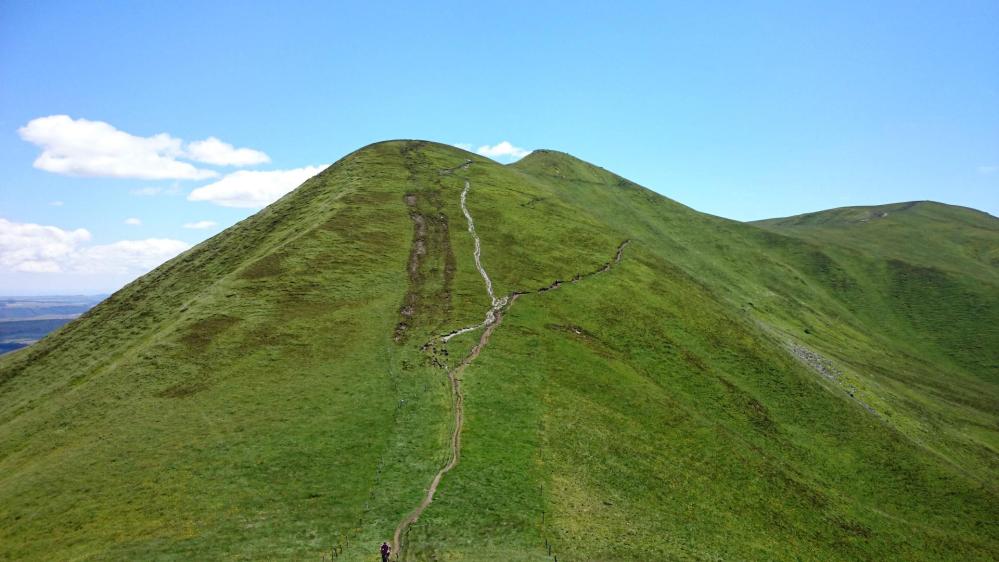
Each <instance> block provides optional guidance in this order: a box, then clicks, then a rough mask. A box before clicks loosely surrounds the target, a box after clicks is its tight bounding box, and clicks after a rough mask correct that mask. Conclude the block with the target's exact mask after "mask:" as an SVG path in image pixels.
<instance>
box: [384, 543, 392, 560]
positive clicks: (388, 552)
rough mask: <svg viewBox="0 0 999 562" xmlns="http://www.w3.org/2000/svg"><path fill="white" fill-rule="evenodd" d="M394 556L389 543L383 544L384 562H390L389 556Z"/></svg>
mask: <svg viewBox="0 0 999 562" xmlns="http://www.w3.org/2000/svg"><path fill="white" fill-rule="evenodd" d="M391 554H392V547H391V546H389V545H388V543H387V542H383V543H382V562H389V556H390V555H391Z"/></svg>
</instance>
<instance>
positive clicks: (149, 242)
mask: <svg viewBox="0 0 999 562" xmlns="http://www.w3.org/2000/svg"><path fill="white" fill-rule="evenodd" d="M188 248H190V246H189V245H188V244H187V243H185V242H181V241H180V240H171V239H169V238H147V239H145V240H121V241H118V242H114V243H113V244H104V245H100V246H90V247H86V248H81V249H80V250H79V251H78V252H77V253H76V254H75V255H74V256H73V260H72V262H71V267H72V270H73V271H75V272H77V273H84V274H117V275H129V274H141V273H145V272H147V271H149V270H151V269H153V268H155V267H156V266H158V265H160V264H161V263H163V262H165V261H167V260H168V259H170V258H172V257H174V256H176V255H177V254H179V253H181V252H183V251H185V250H187V249H188Z"/></svg>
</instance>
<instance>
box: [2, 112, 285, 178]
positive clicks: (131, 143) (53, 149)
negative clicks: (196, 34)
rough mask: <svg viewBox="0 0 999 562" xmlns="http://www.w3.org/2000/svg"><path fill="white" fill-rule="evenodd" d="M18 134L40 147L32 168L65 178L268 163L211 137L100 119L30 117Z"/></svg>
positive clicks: (160, 174)
mask: <svg viewBox="0 0 999 562" xmlns="http://www.w3.org/2000/svg"><path fill="white" fill-rule="evenodd" d="M17 132H18V134H19V135H20V136H21V138H22V139H24V140H25V141H27V142H30V143H32V144H34V145H36V146H38V147H40V148H41V149H42V153H41V154H40V155H39V156H38V158H36V159H35V162H34V166H35V168H38V169H39V170H45V171H47V172H52V173H55V174H63V175H67V176H87V177H111V178H137V179H145V180H163V179H180V180H201V179H207V178H214V177H217V176H218V175H219V174H218V172H216V171H213V170H205V169H202V168H197V167H195V166H194V164H191V163H190V162H183V161H182V160H193V161H196V162H204V163H206V164H214V165H217V166H246V165H250V164H260V163H263V162H270V158H269V157H268V156H267V155H266V154H264V153H263V152H260V151H259V150H253V149H250V148H235V147H233V146H232V145H231V144H228V143H225V142H222V141H221V140H219V139H218V138H215V137H209V138H207V139H205V140H201V141H194V142H191V143H188V144H186V145H185V144H184V141H183V140H181V139H178V138H175V137H172V136H170V135H168V134H166V133H160V134H157V135H153V136H151V137H139V136H136V135H132V134H129V133H126V132H125V131H120V130H118V129H116V128H115V127H114V126H112V125H110V124H108V123H105V122H103V121H90V120H87V119H73V118H72V117H70V116H68V115H49V116H48V117H39V118H37V119H32V120H31V121H29V122H28V124H27V125H25V126H23V127H21V128H20V129H18V130H17Z"/></svg>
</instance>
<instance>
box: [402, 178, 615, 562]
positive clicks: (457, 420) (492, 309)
mask: <svg viewBox="0 0 999 562" xmlns="http://www.w3.org/2000/svg"><path fill="white" fill-rule="evenodd" d="M471 164H472V161H471V160H466V161H465V162H464V163H463V164H461V165H459V166H455V167H454V168H448V169H446V170H441V172H440V173H441V174H442V175H450V174H452V173H453V172H454V171H456V170H459V169H461V170H467V169H468V167H469V166H470V165H471ZM471 187H472V184H471V182H470V181H469V180H468V179H465V187H464V189H463V190H462V192H461V212H462V213H463V214H464V215H465V221H466V222H467V223H468V232H469V234H471V235H472V241H473V243H474V247H475V249H474V251H473V253H472V257H473V258H474V260H475V269H477V270H478V272H479V275H480V276H482V281H483V283H484V284H485V286H486V293H487V294H488V295H489V299H490V306H489V309H488V310H486V314H485V318H484V319H483V321H482V322H480V323H478V324H474V325H472V326H466V327H464V328H459V329H456V330H453V331H451V332H448V333H447V334H444V335H441V336H436V337H434V338H433V339H431V340H430V341H428V342H427V343H425V344H424V345H423V347H422V349H423V350H424V351H428V350H429V351H430V353H431V354H433V355H434V357H433V358H432V360H433V362H434V364H436V365H438V366H441V367H444V368H447V367H446V364H445V363H443V362H441V361H440V360H439V359H438V358H437V357H436V354H437V345H436V343H437V342H440V343H442V344H446V343H447V342H448V341H449V340H450V339H451V338H454V337H455V336H459V335H461V334H466V333H468V332H473V331H475V330H479V329H481V328H484V330H483V332H482V335H481V336H479V341H478V343H476V344H475V345H474V346H473V347H472V349H471V350H469V352H468V354H467V355H466V356H465V357H464V358H463V359H462V360H461V361H460V362H459V363H458V364H457V365H456V366H454V367H453V368H450V369H448V370H447V378H448V381H449V382H450V385H451V403H452V406H453V411H454V425H453V427H452V429H451V440H450V446H449V455H448V461H447V463H445V464H444V466H443V467H441V469H440V470H438V471H437V473H436V474H435V475H434V478H433V480H432V481H431V482H430V487H429V488H427V493H426V494H425V495H424V497H423V500H421V501H420V504H419V505H418V506H417V507H416V508H415V509H414V510H413V511H412V512H410V514H409V515H407V516H406V517H404V518H403V519H402V521H400V522H399V524H398V525H397V526H396V528H395V533H394V534H393V536H392V553H393V554H394V557H395V559H396V560H399V559H400V558H401V556H402V551H401V547H402V546H403V537H404V535H405V533H406V531H408V529H409V527H410V526H411V525H412V524H413V523H415V522H416V521H417V520H418V519H419V518H420V515H422V514H423V512H424V511H425V510H426V509H427V507H429V506H430V504H431V503H432V502H433V501H434V495H435V494H436V493H437V487H438V486H439V485H440V483H441V480H443V478H444V475H445V474H447V473H448V472H450V471H451V469H453V468H454V467H455V466H457V465H458V461H459V460H460V458H461V431H462V426H463V425H464V419H465V411H464V396H463V395H462V393H461V378H460V375H461V374H462V373H463V372H464V371H465V368H466V367H468V366H469V365H470V364H471V363H472V361H474V360H475V359H476V358H477V357H478V356H479V354H480V353H481V352H482V350H483V349H484V348H485V347H486V345H488V344H489V339H490V338H491V337H492V334H493V332H494V331H495V330H496V328H497V327H499V325H500V324H501V323H502V322H503V314H504V313H505V312H506V311H508V310H509V309H510V307H512V306H513V303H514V302H515V301H516V300H517V298H519V297H520V296H522V295H527V294H531V293H538V294H540V293H545V292H547V291H551V290H554V289H558V288H559V287H561V286H562V284H563V283H564V282H563V281H562V280H561V279H556V280H555V281H553V282H552V283H551V284H550V285H548V286H546V287H541V288H539V289H537V290H535V291H514V292H513V293H510V294H509V295H507V296H504V297H500V298H497V297H496V295H495V293H494V291H493V282H492V279H490V277H489V273H488V272H486V269H485V267H483V265H482V243H481V241H480V240H479V235H478V234H477V233H476V231H475V220H474V219H473V218H472V214H471V212H469V210H468V205H467V199H468V193H469V191H470V190H471ZM629 242H630V240H625V241H624V242H622V243H621V244H620V245H619V246H618V247H617V251H616V252H615V254H614V257H613V258H612V259H611V260H610V261H608V262H606V263H604V264H603V265H602V266H601V267H599V268H597V269H595V270H593V271H591V272H589V273H585V274H576V275H575V276H574V277H573V278H572V280H571V281H570V282H571V283H577V282H579V281H582V280H583V279H586V278H588V277H591V276H593V275H598V274H600V273H603V272H606V271H609V270H610V269H611V268H612V267H613V266H614V265H616V264H617V263H619V262H620V261H621V257H622V255H623V253H624V248H625V246H627V245H628V243H629Z"/></svg>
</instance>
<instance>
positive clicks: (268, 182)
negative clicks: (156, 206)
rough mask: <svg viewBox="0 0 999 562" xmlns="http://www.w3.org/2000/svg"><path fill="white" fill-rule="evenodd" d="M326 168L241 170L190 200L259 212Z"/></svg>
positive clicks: (193, 193)
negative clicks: (264, 170) (258, 210)
mask: <svg viewBox="0 0 999 562" xmlns="http://www.w3.org/2000/svg"><path fill="white" fill-rule="evenodd" d="M324 169H326V166H306V167H304V168H295V169H292V170H271V171H266V172H263V171H259V172H258V171H248V170H240V171H238V172H233V173H231V174H228V175H226V176H225V177H224V178H222V179H220V180H219V181H217V182H215V183H212V184H209V185H206V186H203V187H199V188H197V189H195V190H194V191H192V192H191V193H190V195H188V196H187V199H188V201H211V202H212V203H215V204H216V205H221V206H223V207H244V208H252V209H259V208H261V207H266V206H267V205H270V204H271V203H273V202H274V201H277V200H278V199H280V198H281V196H282V195H284V194H285V193H288V192H289V191H291V190H293V189H295V188H296V187H298V186H299V185H301V184H302V182H304V181H305V180H307V179H309V178H311V177H312V176H314V175H316V174H318V173H319V172H321V171H323V170H324Z"/></svg>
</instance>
